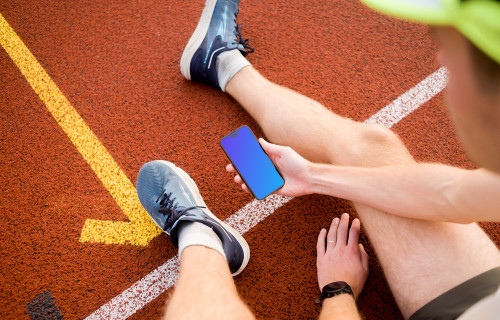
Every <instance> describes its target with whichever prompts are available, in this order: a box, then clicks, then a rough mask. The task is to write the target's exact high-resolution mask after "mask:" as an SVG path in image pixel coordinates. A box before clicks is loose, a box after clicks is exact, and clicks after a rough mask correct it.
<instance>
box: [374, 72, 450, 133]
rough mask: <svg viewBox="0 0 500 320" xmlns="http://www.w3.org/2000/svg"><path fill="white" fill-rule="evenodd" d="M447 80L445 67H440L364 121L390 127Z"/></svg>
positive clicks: (418, 105)
mask: <svg viewBox="0 0 500 320" xmlns="http://www.w3.org/2000/svg"><path fill="white" fill-rule="evenodd" d="M447 81H448V76H447V71H446V68H444V67H441V68H440V69H438V70H437V71H435V72H434V73H433V74H431V75H430V76H428V77H427V78H425V79H424V80H422V81H421V82H420V83H419V84H417V85H416V86H414V87H413V88H411V89H410V90H408V91H407V92H405V93H403V94H402V95H401V96H400V97H399V98H397V99H396V100H394V101H393V102H392V103H390V104H389V105H387V106H386V107H385V108H383V109H382V110H380V111H379V112H377V113H376V114H374V115H373V116H371V117H370V118H369V119H368V120H366V121H365V122H367V123H378V124H381V125H384V126H386V127H387V128H390V127H392V126H393V125H395V124H396V123H398V122H399V121H400V120H402V119H403V118H404V117H406V116H407V115H409V114H410V113H412V112H413V111H415V110H416V109H418V107H420V106H421V105H423V104H424V103H426V102H427V101H429V100H430V99H431V98H432V97H434V96H435V95H436V94H438V93H439V92H441V91H442V90H443V89H444V87H446V83H447Z"/></svg>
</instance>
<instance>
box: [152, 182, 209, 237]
mask: <svg viewBox="0 0 500 320" xmlns="http://www.w3.org/2000/svg"><path fill="white" fill-rule="evenodd" d="M176 199H177V198H175V197H172V192H169V193H167V190H166V189H164V190H163V192H162V194H160V196H158V198H157V199H156V203H159V204H160V209H159V210H158V211H159V212H160V213H161V214H163V215H164V216H166V217H167V220H166V221H165V226H164V227H163V230H170V229H171V228H172V226H173V225H174V223H175V222H176V221H177V220H178V219H179V218H180V217H182V216H183V215H186V214H187V212H188V211H190V210H193V209H198V208H201V209H204V208H206V207H202V206H193V207H188V208H186V207H183V206H180V205H179V203H177V202H176Z"/></svg>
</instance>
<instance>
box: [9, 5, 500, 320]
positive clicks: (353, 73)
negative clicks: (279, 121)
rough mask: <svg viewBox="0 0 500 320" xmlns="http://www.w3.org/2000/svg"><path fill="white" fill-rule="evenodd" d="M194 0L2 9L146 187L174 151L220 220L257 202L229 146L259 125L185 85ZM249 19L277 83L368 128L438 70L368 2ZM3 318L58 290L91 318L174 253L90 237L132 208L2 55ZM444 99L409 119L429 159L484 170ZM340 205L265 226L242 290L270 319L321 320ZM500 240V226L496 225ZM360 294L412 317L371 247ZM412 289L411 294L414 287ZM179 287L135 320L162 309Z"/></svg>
mask: <svg viewBox="0 0 500 320" xmlns="http://www.w3.org/2000/svg"><path fill="white" fill-rule="evenodd" d="M203 5H204V3H203V0H196V1H179V0H172V1H152V0H145V1H99V0H96V1H88V0H83V1H50V2H47V1H41V0H29V1H20V0H9V1H2V2H0V13H1V14H2V15H3V16H4V17H5V18H6V20H7V21H8V22H9V24H10V25H11V26H12V28H13V29H14V30H15V32H16V33H17V34H18V35H19V37H20V38H21V39H22V40H23V41H24V43H25V44H26V46H27V47H28V48H29V49H30V51H31V52H32V53H33V54H34V56H35V57H36V58H37V59H38V61H39V62H40V63H41V65H42V66H43V67H44V68H45V70H46V71H47V72H48V74H49V75H50V76H51V78H52V79H53V80H54V82H55V83H56V84H57V85H58V86H59V88H60V89H61V91H62V92H63V93H64V95H65V96H66V97H67V98H68V100H69V101H70V102H71V104H72V105H73V106H74V107H75V108H76V110H77V111H78V113H79V114H80V115H81V116H82V117H83V119H84V120H85V121H86V123H87V124H88V126H89V127H90V128H91V129H92V130H93V132H94V133H95V134H96V136H97V137H98V138H99V139H100V141H101V142H102V144H103V145H104V146H105V147H106V148H107V150H108V151H109V152H110V153H111V155H112V156H113V157H114V158H115V160H116V161H117V163H118V164H119V166H120V167H121V168H122V169H123V170H124V172H125V173H126V175H127V176H128V178H129V179H130V180H131V181H132V182H133V183H134V184H135V181H136V176H137V173H138V171H139V168H140V166H141V165H142V164H143V163H145V162H147V161H150V160H153V159H166V160H169V161H171V162H174V163H176V164H177V165H178V166H180V167H181V168H183V169H184V170H186V171H187V172H188V173H189V174H190V175H191V176H192V177H193V179H194V180H195V181H196V182H197V184H198V186H199V188H200V190H201V193H202V195H203V196H204V198H205V200H206V202H207V204H208V206H209V207H210V208H212V211H213V212H214V213H215V214H217V215H219V216H220V217H222V218H226V217H228V216H230V215H231V214H232V213H234V212H235V211H237V210H238V209H240V208H241V207H243V206H244V205H245V204H247V203H248V202H250V201H251V200H252V198H251V196H249V195H247V194H245V193H243V192H242V191H241V190H240V189H239V187H238V186H237V185H236V184H234V183H233V181H232V175H230V174H227V173H225V171H224V166H225V165H226V163H227V160H226V158H225V156H224V153H223V152H222V150H221V149H220V147H219V140H220V138H221V137H223V136H224V135H226V134H227V133H228V132H230V131H232V130H234V129H235V128H237V127H239V126H241V125H243V124H247V125H249V126H250V127H251V128H252V129H253V130H254V132H255V133H256V134H258V135H262V131H260V130H259V129H258V127H257V125H256V123H255V122H254V121H253V120H252V119H251V118H250V116H249V115H248V114H247V113H246V112H245V111H244V110H243V109H242V108H241V107H240V106H239V105H238V104H237V103H236V102H235V101H234V100H232V99H231V98H230V97H229V96H227V95H225V94H224V93H221V92H218V91H216V90H214V89H211V88H209V87H207V86H205V85H202V84H196V83H192V82H187V81H185V80H184V79H183V78H182V76H181V75H180V72H179V60H180V56H181V54H182V50H183V48H184V45H185V44H186V43H187V40H188V39H189V36H190V34H191V33H192V32H193V30H194V28H195V25H196V23H197V21H198V18H199V15H200V14H201V11H202V9H203ZM239 18H240V19H241V20H242V21H243V25H244V30H243V33H244V36H245V37H248V38H250V39H251V42H250V44H251V45H252V46H253V47H255V48H256V52H255V53H254V54H252V55H250V56H249V60H250V62H251V63H252V64H253V65H254V66H255V67H256V68H257V69H258V70H260V71H261V72H262V73H263V74H264V75H265V76H266V77H268V78H269V79H270V80H272V81H275V82H277V83H279V84H282V85H285V86H287V87H290V88H292V89H295V90H297V91H299V92H301V93H303V94H305V95H308V96H309V97H311V98H313V99H316V100H318V101H320V102H321V103H323V104H324V105H326V106H327V107H328V108H330V109H331V110H333V111H335V112H337V113H339V114H341V115H344V116H348V117H351V118H353V119H356V120H360V121H363V120H365V119H367V118H368V117H369V116H371V115H373V114H374V113H376V112H377V111H378V110H379V109H381V108H382V107H384V106H385V105H387V104H389V103H390V102H392V101H393V100H394V99H396V98H397V97H398V96H400V95H401V94H402V93H404V92H406V91H407V90H408V89H410V88H411V87H413V86H414V85H415V84H417V83H418V82H420V81H421V80H422V79H424V78H425V77H427V76H428V75H429V74H431V73H432V72H434V71H435V70H436V69H437V68H438V67H439V66H438V65H437V63H436V62H435V59H434V56H435V51H436V49H435V46H434V45H433V44H432V41H431V39H430V36H429V35H428V32H427V29H426V28H425V27H423V26H418V25H414V24H409V23H406V22H402V21H397V20H394V19H391V18H387V17H383V16H381V15H378V14H376V13H374V12H372V11H370V10H369V9H367V8H365V7H364V6H363V5H362V4H360V3H358V2H356V1H338V0H336V1H320V0H310V1H300V0H287V1H283V0H264V1H256V2H251V1H248V0H243V1H242V3H241V6H240V16H239ZM0 82H1V87H0V90H1V93H0V107H1V113H0V126H1V131H0V132H1V135H0V139H1V146H0V159H1V163H2V170H1V172H0V186H1V190H2V193H1V200H0V212H1V215H0V237H1V239H0V240H1V241H0V257H1V263H0V277H1V278H0V279H1V280H0V281H1V286H0V301H1V302H2V306H1V307H0V318H2V319H29V316H28V314H27V313H26V305H27V303H28V302H29V301H31V300H32V299H34V298H35V296H37V295H38V294H40V293H42V292H44V291H46V290H50V292H51V293H52V295H53V297H54V299H55V301H56V304H57V306H58V307H59V309H60V310H61V313H62V314H63V316H64V319H82V318H84V317H86V316H88V315H89V314H91V313H92V312H94V311H95V310H96V309H98V308H99V307H100V306H101V305H103V304H105V303H107V302H108V301H109V300H110V299H112V298H113V297H115V296H116V295H118V294H120V293H121V292H122V291H123V290H125V289H126V288H128V287H129V286H131V285H132V284H133V283H134V282H136V281H137V280H139V279H141V278H142V277H143V276H145V275H146V274H148V273H149V272H151V271H152V270H154V269H156V268H157V267H158V266H159V265H161V264H162V263H163V262H165V261H166V260H168V259H169V258H171V257H173V256H174V255H175V254H176V250H175V248H174V247H173V246H172V244H171V243H170V241H169V240H167V239H165V238H164V237H163V236H158V237H157V238H155V239H154V240H153V241H151V242H150V244H149V246H147V247H138V246H130V245H105V244H101V243H82V242H80V241H79V237H80V232H81V229H82V227H83V225H84V223H85V220H86V219H89V218H92V219H102V220H122V221H125V219H126V218H125V216H124V215H123V213H122V212H121V210H120V209H119V207H118V206H117V205H116V203H115V202H114V200H113V199H112V198H111V196H110V195H109V193H108V191H107V190H106V189H105V188H104V186H103V185H102V184H101V182H100V181H99V180H98V179H97V177H96V175H95V174H94V172H93V171H92V170H91V169H90V167H89V165H88V164H87V163H86V162H85V160H84V159H83V158H82V156H81V155H80V154H79V153H78V151H77V150H76V148H75V147H74V146H73V144H72V143H71V141H70V140H69V139H68V138H67V136H66V135H65V133H64V132H63V131H62V130H61V128H60V127H59V125H58V124H57V123H56V121H55V120H54V119H53V118H52V116H51V115H50V113H49V112H48V111H47V109H46V107H45V106H44V104H43V103H42V102H41V100H40V99H39V97H38V96H37V95H36V93H35V92H34V91H33V90H32V89H31V87H30V86H29V84H28V82H27V81H26V79H25V78H24V77H23V76H22V74H21V73H20V72H19V70H18V69H17V67H16V66H15V65H14V63H13V62H12V60H11V59H10V57H9V56H8V55H7V54H6V52H5V51H4V50H3V49H2V50H0ZM441 98H442V94H439V95H438V96H437V97H435V98H433V99H432V100H431V101H429V102H428V103H426V104H424V105H423V106H422V107H420V108H419V109H418V110H417V111H416V112H414V113H412V114H411V115H409V116H408V117H407V118H405V119H404V120H403V121H401V122H400V123H398V124H397V125H396V126H395V127H394V130H395V131H396V132H397V133H398V134H400V135H401V137H402V139H403V140H404V141H405V143H406V144H407V145H408V148H409V149H410V151H411V153H412V154H413V155H414V156H415V157H416V158H417V159H418V160H420V161H432V162H433V161H438V162H444V163H448V164H452V165H457V166H460V167H466V168H472V167H473V165H472V164H471V163H470V162H469V161H468V160H467V158H466V155H465V154H464V152H463V150H462V149H461V147H460V145H459V143H458V142H457V139H456V138H455V135H454V134H453V129H452V125H451V123H450V121H449V120H447V118H446V115H445V113H444V111H443V110H442V102H441ZM342 212H350V213H353V214H354V211H353V209H352V208H351V206H350V205H349V204H348V203H347V202H346V201H343V200H339V199H333V198H330V197H325V196H317V195H313V196H307V197H303V198H299V199H294V200H292V201H291V202H289V203H288V204H286V205H285V206H284V207H282V208H280V209H279V210H277V212H276V213H274V214H273V215H272V216H271V217H269V218H267V219H266V220H264V221H263V222H261V223H260V224H259V225H257V226H256V227H255V228H253V229H252V230H250V231H249V232H248V233H247V234H246V235H245V237H246V239H247V241H248V242H249V244H250V246H251V248H252V259H251V261H250V263H249V265H248V267H247V269H246V270H245V271H244V272H243V273H242V274H241V275H240V276H238V277H237V278H235V281H236V285H237V287H238V290H239V292H240V293H241V296H242V298H243V299H244V300H245V301H247V302H248V304H249V306H250V307H251V308H252V310H253V311H254V312H255V314H256V315H257V316H258V317H259V318H262V319H275V318H276V319H277V318H282V319H311V318H315V317H316V315H317V314H318V312H319V310H318V309H317V306H316V305H315V304H314V302H313V301H314V299H315V298H316V295H317V294H318V288H317V283H316V274H315V273H316V269H315V244H316V237H317V234H318V232H319V230H320V229H321V228H323V227H327V226H328V225H329V223H330V221H331V219H332V218H333V217H335V216H338V215H339V214H341V213H342ZM484 226H485V228H486V230H487V232H488V233H489V234H490V235H491V236H492V237H493V238H494V241H495V242H496V243H497V244H498V243H499V238H498V225H496V224H485V225H484ZM361 241H362V243H363V244H364V245H365V247H366V248H367V250H368V253H369V255H370V256H371V260H370V276H369V279H368V282H367V284H366V287H365V290H364V293H363V295H362V296H361V298H360V300H359V307H360V310H361V312H362V313H363V314H364V315H365V316H366V318H367V319H401V318H402V317H401V315H400V313H399V311H398V309H397V307H396V304H395V302H394V300H393V298H392V296H391V293H390V291H389V289H388V287H387V284H386V282H385V279H384V276H383V273H382V270H381V268H380V266H379V265H378V262H377V259H376V257H375V255H374V252H373V249H372V248H371V247H370V245H369V242H368V239H367V237H366V235H365V234H362V235H361ZM408 290H411V288H408ZM170 293H171V290H169V291H167V292H166V293H163V294H162V295H160V297H159V298H157V299H156V300H154V301H153V302H152V303H150V304H148V305H147V306H146V307H145V308H143V309H142V310H140V311H139V312H137V313H136V314H135V315H133V316H132V317H131V319H158V318H160V316H161V314H162V311H163V306H164V301H165V300H166V299H167V297H168V295H169V294H170Z"/></svg>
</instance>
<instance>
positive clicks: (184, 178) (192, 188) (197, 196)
mask: <svg viewBox="0 0 500 320" xmlns="http://www.w3.org/2000/svg"><path fill="white" fill-rule="evenodd" d="M156 161H157V162H160V163H163V164H165V165H166V166H168V167H169V168H170V169H171V170H173V171H174V172H175V173H177V174H178V175H179V176H180V177H181V179H182V181H184V183H186V185H187V186H188V188H189V190H190V191H191V193H193V195H194V197H195V200H196V205H198V206H202V207H206V206H207V205H206V204H205V201H204V200H203V198H202V197H201V194H200V190H199V189H198V186H197V185H196V183H195V182H194V180H193V179H191V177H190V176H189V175H188V174H187V173H186V172H185V171H184V170H182V169H181V168H179V167H177V166H176V165H175V164H173V163H171V162H168V161H164V160H156ZM203 212H205V213H206V214H207V215H208V216H210V217H211V218H212V219H214V220H216V221H217V222H219V223H220V224H221V225H222V226H223V227H224V228H225V229H226V231H227V232H229V233H231V234H232V235H233V236H234V237H235V238H236V240H238V243H239V244H240V245H241V247H242V248H243V252H244V259H243V263H242V264H241V266H240V268H239V269H238V271H236V272H235V273H233V274H232V275H233V276H237V275H238V274H240V273H241V272H242V271H243V269H245V267H246V266H247V264H248V261H249V260H250V247H249V246H248V243H247V242H246V240H245V239H244V238H243V237H242V236H241V235H240V234H239V232H238V231H236V230H234V229H233V228H231V227H230V226H229V225H228V224H226V223H224V222H223V221H221V220H220V219H219V218H217V217H216V216H214V215H213V213H212V212H211V211H210V210H209V209H208V208H207V209H203ZM158 227H160V226H158ZM160 228H161V227H160Z"/></svg>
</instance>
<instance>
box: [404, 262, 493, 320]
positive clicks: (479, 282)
mask: <svg viewBox="0 0 500 320" xmlns="http://www.w3.org/2000/svg"><path fill="white" fill-rule="evenodd" d="M499 286H500V267H497V268H494V269H491V270H489V271H486V272H484V273H481V274H480V275H478V276H475V277H474V278H472V279H469V280H467V281H465V282H464V283H462V284H459V285H458V286H456V287H455V288H453V289H450V290H448V291H446V292H445V293H443V294H442V295H440V296H438V297H437V298H435V299H434V300H432V301H430V302H429V303H427V304H426V305H424V306H423V307H422V308H420V309H418V310H417V311H416V312H415V313H414V314H413V315H412V316H411V317H410V318H409V320H423V319H436V320H437V319H456V318H458V317H459V316H460V315H462V313H464V312H465V311H466V310H467V309H469V308H470V307H472V306H473V305H474V304H476V303H477V302H479V301H480V300H482V299H484V298H486V297H487V296H489V295H492V294H493V293H495V292H496V291H498V288H499Z"/></svg>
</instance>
